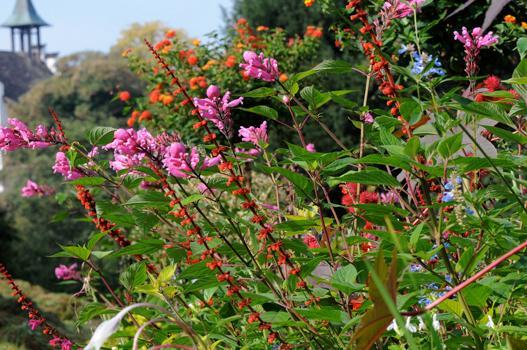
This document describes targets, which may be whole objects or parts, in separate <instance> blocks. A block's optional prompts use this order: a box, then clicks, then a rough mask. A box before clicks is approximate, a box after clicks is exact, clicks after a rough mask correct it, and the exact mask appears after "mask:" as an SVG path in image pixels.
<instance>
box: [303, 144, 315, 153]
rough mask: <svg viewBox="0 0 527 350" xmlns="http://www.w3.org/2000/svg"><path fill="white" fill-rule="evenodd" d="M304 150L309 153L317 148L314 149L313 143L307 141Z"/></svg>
mask: <svg viewBox="0 0 527 350" xmlns="http://www.w3.org/2000/svg"><path fill="white" fill-rule="evenodd" d="M306 151H308V152H311V153H315V152H316V151H317V150H316V149H315V145H314V144H312V143H308V144H307V145H306Z"/></svg>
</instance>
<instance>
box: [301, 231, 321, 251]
mask: <svg viewBox="0 0 527 350" xmlns="http://www.w3.org/2000/svg"><path fill="white" fill-rule="evenodd" d="M304 243H305V244H306V245H307V247H308V248H309V249H313V248H320V244H319V243H318V240H317V238H316V237H315V236H313V235H310V234H307V235H304Z"/></svg>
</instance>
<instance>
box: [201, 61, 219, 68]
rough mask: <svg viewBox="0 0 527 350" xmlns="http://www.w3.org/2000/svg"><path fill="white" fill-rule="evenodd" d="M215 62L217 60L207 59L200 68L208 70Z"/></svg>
mask: <svg viewBox="0 0 527 350" xmlns="http://www.w3.org/2000/svg"><path fill="white" fill-rule="evenodd" d="M216 63H218V61H216V60H209V61H208V62H207V63H206V64H205V65H204V66H203V67H201V69H203V70H209V69H211V68H212V66H213V65H215V64H216Z"/></svg>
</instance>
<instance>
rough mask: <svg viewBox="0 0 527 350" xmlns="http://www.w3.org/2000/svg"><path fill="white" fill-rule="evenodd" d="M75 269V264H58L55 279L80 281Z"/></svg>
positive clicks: (78, 272) (76, 266)
mask: <svg viewBox="0 0 527 350" xmlns="http://www.w3.org/2000/svg"><path fill="white" fill-rule="evenodd" d="M77 268H78V265H77V264H76V263H73V264H71V265H70V266H66V265H62V264H60V265H59V266H57V267H56V268H55V276H56V277H57V279H59V280H64V281H69V280H80V279H81V273H80V271H79V270H77Z"/></svg>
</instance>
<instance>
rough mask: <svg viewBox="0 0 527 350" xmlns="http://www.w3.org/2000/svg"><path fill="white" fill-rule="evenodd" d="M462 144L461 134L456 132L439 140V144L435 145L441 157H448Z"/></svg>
mask: <svg viewBox="0 0 527 350" xmlns="http://www.w3.org/2000/svg"><path fill="white" fill-rule="evenodd" d="M462 146H463V134H462V133H458V134H455V135H452V136H450V137H447V138H446V139H443V140H441V141H439V144H438V145H437V152H439V154H440V155H441V156H442V157H443V158H445V159H448V158H450V157H452V156H453V155H454V154H455V153H456V152H457V151H459V150H460V149H461V147H462Z"/></svg>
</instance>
